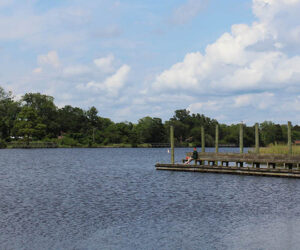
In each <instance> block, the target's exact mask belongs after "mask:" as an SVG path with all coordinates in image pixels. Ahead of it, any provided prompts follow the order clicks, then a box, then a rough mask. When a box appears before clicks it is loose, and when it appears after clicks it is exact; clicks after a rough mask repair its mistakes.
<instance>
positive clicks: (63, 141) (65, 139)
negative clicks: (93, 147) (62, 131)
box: [59, 137, 78, 147]
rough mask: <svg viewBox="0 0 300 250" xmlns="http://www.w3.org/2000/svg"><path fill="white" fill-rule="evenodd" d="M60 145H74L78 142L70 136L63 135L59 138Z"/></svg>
mask: <svg viewBox="0 0 300 250" xmlns="http://www.w3.org/2000/svg"><path fill="white" fill-rule="evenodd" d="M59 144H60V145H64V146H71V147H75V146H78V142H77V141H76V140H74V139H73V138H70V137H63V138H62V139H61V140H59Z"/></svg>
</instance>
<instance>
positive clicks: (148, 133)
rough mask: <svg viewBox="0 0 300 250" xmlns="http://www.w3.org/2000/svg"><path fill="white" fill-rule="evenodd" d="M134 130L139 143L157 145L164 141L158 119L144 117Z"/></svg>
mask: <svg viewBox="0 0 300 250" xmlns="http://www.w3.org/2000/svg"><path fill="white" fill-rule="evenodd" d="M135 130H136V132H137V135H138V136H139V138H140V140H141V142H144V143H151V142H153V143H159V142H164V141H165V137H166V133H165V128H164V125H163V124H162V120H161V119H160V118H152V117H149V116H146V117H144V118H142V119H140V120H139V122H138V124H137V126H136V128H135Z"/></svg>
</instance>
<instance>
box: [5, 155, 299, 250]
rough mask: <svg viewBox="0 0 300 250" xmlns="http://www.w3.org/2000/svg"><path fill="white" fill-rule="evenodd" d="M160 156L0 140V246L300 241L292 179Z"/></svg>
mask: <svg viewBox="0 0 300 250" xmlns="http://www.w3.org/2000/svg"><path fill="white" fill-rule="evenodd" d="M186 151H187V149H176V156H177V160H180V159H181V158H182V157H183V156H184V153H185V152H186ZM169 158H170V155H168V154H167V149H37V150H0V249H172V250H173V249H272V250H273V249H300V218H299V215H300V180H297V179H284V178H282V179H281V178H270V177H251V176H238V175H220V174H207V173H187V172H168V171H156V170H155V168H154V164H155V163H156V162H157V161H160V162H168V161H169Z"/></svg>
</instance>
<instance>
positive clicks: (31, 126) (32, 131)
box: [14, 106, 46, 143]
mask: <svg viewBox="0 0 300 250" xmlns="http://www.w3.org/2000/svg"><path fill="white" fill-rule="evenodd" d="M14 130H15V133H16V134H17V135H19V136H23V138H24V140H25V141H26V142H27V143H29V141H30V140H31V139H34V138H37V139H41V138H43V136H44V135H45V133H46V125H45V124H43V123H42V122H41V119H40V118H39V117H38V115H37V112H36V111H35V110H34V109H33V108H31V107H27V106H24V107H23V108H22V110H21V112H20V113H19V114H18V116H17V119H16V121H15V125H14Z"/></svg>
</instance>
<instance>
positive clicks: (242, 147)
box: [240, 123, 244, 154]
mask: <svg viewBox="0 0 300 250" xmlns="http://www.w3.org/2000/svg"><path fill="white" fill-rule="evenodd" d="M243 134H244V133H243V123H241V124H240V153H241V154H242V153H244V141H243V139H244V135H243Z"/></svg>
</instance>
